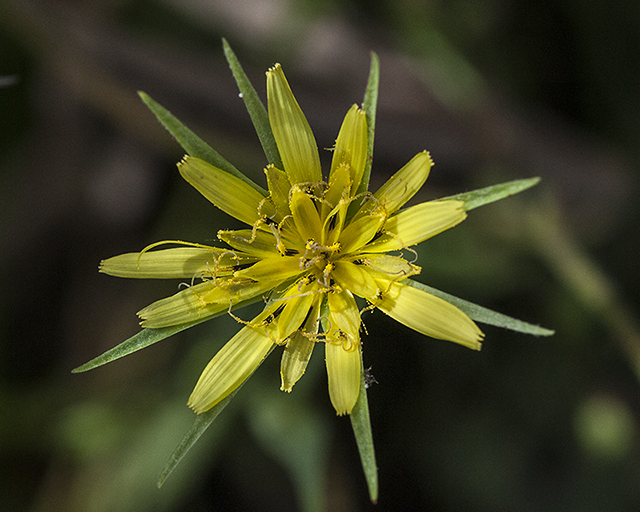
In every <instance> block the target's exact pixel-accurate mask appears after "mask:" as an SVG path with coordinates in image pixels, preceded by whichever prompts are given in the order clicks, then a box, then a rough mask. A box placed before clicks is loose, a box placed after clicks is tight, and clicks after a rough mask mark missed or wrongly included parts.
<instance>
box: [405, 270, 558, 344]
mask: <svg viewBox="0 0 640 512" xmlns="http://www.w3.org/2000/svg"><path fill="white" fill-rule="evenodd" d="M402 283H403V284H407V285H409V286H413V287H414V288H417V289H419V290H422V291H424V292H427V293H430V294H431V295H435V296H436V297H440V298H441V299H444V300H446V301H447V302H449V303H451V304H453V305H454V306H456V307H457V308H459V309H460V310H461V311H463V312H464V313H466V314H467V315H468V316H469V318H471V319H472V320H475V321H476V322H481V323H483V324H489V325H494V326H496V327H502V328H504V329H510V330H512V331H517V332H521V333H524V334H533V335H534V336H552V335H553V334H555V331H552V330H551V329H545V328H544V327H540V326H538V325H533V324H529V323H527V322H523V321H522V320H516V319H515V318H511V317H510V316H507V315H503V314H502V313H497V312H495V311H492V310H490V309H487V308H484V307H482V306H478V305H477V304H474V303H473V302H468V301H466V300H463V299H459V298H458V297H454V296H453V295H449V294H448V293H444V292H441V291H440V290H437V289H435V288H431V287H430V286H427V285H426V284H422V283H419V282H418V281H414V280H413V279H405V280H403V281H402Z"/></svg>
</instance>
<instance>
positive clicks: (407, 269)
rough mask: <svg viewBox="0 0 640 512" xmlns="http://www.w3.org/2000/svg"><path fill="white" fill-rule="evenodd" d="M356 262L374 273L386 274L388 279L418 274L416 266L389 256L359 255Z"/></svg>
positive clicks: (418, 269)
mask: <svg viewBox="0 0 640 512" xmlns="http://www.w3.org/2000/svg"><path fill="white" fill-rule="evenodd" d="M358 261H359V262H360V263H361V264H362V265H366V266H367V267H368V268H370V269H371V270H373V271H375V272H381V273H384V274H387V276H388V279H396V278H401V279H404V278H405V277H409V276H413V275H415V274H419V273H420V267H418V266H417V265H414V264H413V263H409V262H408V261H407V260H405V259H404V258H401V257H399V256H391V255H390V254H360V255H358Z"/></svg>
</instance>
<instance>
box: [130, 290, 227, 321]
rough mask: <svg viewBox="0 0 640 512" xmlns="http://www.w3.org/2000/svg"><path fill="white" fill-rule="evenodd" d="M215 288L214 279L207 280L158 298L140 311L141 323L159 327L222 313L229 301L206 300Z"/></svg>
mask: <svg viewBox="0 0 640 512" xmlns="http://www.w3.org/2000/svg"><path fill="white" fill-rule="evenodd" d="M215 288H216V286H215V284H214V283H213V281H205V282H204V283H199V284H197V285H195V286H191V287H189V288H187V289H186V290H182V291H181V292H178V293H176V294H175V295H172V296H171V297H166V298H164V299H161V300H158V301H156V302H154V303H153V304H150V305H149V306H147V307H146V308H144V309H142V310H141V311H139V312H138V316H139V317H140V318H141V319H142V321H141V322H140V324H141V325H142V326H143V327H146V328H152V329H159V328H161V327H170V326H172V325H180V324H186V323H190V322H195V321H196V320H202V319H204V318H206V317H208V316H211V315H215V314H216V313H220V312H221V311H224V310H225V309H227V308H228V307H229V303H228V302H227V304H213V303H212V302H211V301H207V300H206V296H207V295H208V294H210V293H211V291H212V290H214V289H215Z"/></svg>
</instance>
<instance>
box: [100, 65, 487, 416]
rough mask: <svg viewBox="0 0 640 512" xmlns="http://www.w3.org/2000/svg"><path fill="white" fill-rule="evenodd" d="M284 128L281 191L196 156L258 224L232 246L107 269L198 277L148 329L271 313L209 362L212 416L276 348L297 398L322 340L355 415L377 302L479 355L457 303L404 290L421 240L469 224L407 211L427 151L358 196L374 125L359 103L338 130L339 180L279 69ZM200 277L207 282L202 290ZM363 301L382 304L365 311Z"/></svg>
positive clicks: (199, 401) (157, 306)
mask: <svg viewBox="0 0 640 512" xmlns="http://www.w3.org/2000/svg"><path fill="white" fill-rule="evenodd" d="M267 102H268V115H269V122H270V124H271V129H272V131H273V135H274V138H275V141H276V144H277V147H278V150H279V152H280V155H281V158H282V163H283V169H278V168H276V167H275V166H273V165H269V166H268V167H267V168H266V169H265V174H266V180H267V185H268V192H265V193H262V192H260V191H259V190H257V189H256V188H254V187H252V186H251V185H250V184H248V183H247V182H245V181H243V180H242V179H240V178H238V177H236V176H234V175H232V174H230V173H228V172H226V171H224V170H222V169H219V168H217V167H214V166H212V165H210V164H209V163H207V162H205V161H203V160H200V159H198V158H195V157H189V156H186V157H185V158H184V159H183V160H182V162H180V163H179V164H178V168H179V170H180V173H181V175H182V176H183V177H184V178H185V180H187V181H188V182H189V183H190V184H191V185H193V186H194V187H195V188H196V189H197V190H198V191H199V192H200V193H201V194H202V195H204V196H205V197H206V198H207V199H209V200H210V201H211V202H212V203H213V204H214V205H215V206H217V207H218V208H220V209H221V210H223V211H225V212H226V213H228V214H229V215H231V216H233V217H235V218H237V219H239V220H241V221H242V222H244V223H246V224H247V225H248V227H247V229H242V230H237V231H219V232H218V239H219V240H220V241H221V242H223V243H224V244H225V247H212V246H207V245H201V244H189V243H185V242H179V244H180V245H181V246H180V247H177V248H171V249H163V250H157V251H151V250H149V249H151V248H153V247H155V246H157V245H160V244H161V243H168V242H161V243H159V244H154V245H153V246H151V247H150V248H147V249H145V250H144V251H143V252H142V253H139V254H138V253H135V254H124V255H121V256H116V257H114V258H110V259H107V260H105V261H103V262H102V264H101V267H100V270H101V271H102V272H104V273H107V274H110V275H114V276H120V277H137V278H188V279H191V280H192V285H191V286H190V287H188V288H187V289H185V290H182V291H180V292H179V293H177V294H175V295H173V296H172V297H168V298H165V299H162V300H159V301H157V302H155V303H153V304H151V305H150V306H148V307H146V308H144V309H143V310H142V311H140V312H139V313H138V315H139V316H140V318H141V319H142V322H141V324H142V326H143V327H148V328H162V327H170V326H176V325H181V324H187V323H191V322H194V321H198V320H202V319H206V318H207V317H210V316H213V315H216V314H219V313H221V312H224V311H226V310H229V312H231V308H232V307H233V306H236V305H238V304H242V303H246V302H247V301H251V300H252V299H254V300H255V299H256V298H258V299H260V298H263V297H264V299H265V300H266V305H265V307H264V310H263V311H262V312H261V313H260V314H259V315H258V316H256V317H255V318H254V319H253V320H251V321H250V322H243V323H244V324H245V325H244V327H242V329H240V331H239V332H238V333H237V334H236V335H235V336H234V337H233V338H232V339H231V340H229V341H228V342H227V343H226V345H224V347H223V348H222V349H221V350H220V351H219V352H218V353H217V354H216V355H215V356H214V358H213V359H212V360H211V362H210V363H209V364H208V365H207V367H206V368H205V369H204V371H203V373H202V375H201V377H200V379H199V380H198V383H197V384H196V387H195V389H194V391H193V393H192V394H191V397H190V398H189V406H190V407H191V408H193V409H194V410H195V411H196V412H197V413H202V412H204V411H206V410H208V409H210V408H211V407H213V406H215V405H216V404H217V403H219V402H220V401H221V400H223V399H224V398H225V397H227V396H228V395H229V394H230V393H232V392H233V391H234V390H235V389H236V388H237V387H238V386H240V385H241V384H242V383H243V382H244V381H245V380H246V379H247V378H248V377H249V376H250V375H251V374H252V373H253V371H254V370H255V369H256V368H257V367H258V366H259V365H260V363H261V362H262V361H263V360H264V359H265V357H266V356H267V355H268V354H269V353H270V352H271V351H272V349H273V348H274V347H275V346H278V345H280V346H283V347H284V350H283V354H282V362H281V378H282V386H281V389H282V390H284V391H287V392H290V391H291V390H292V388H293V386H294V384H295V383H296V382H297V381H298V379H300V377H301V376H302V375H303V374H304V372H305V369H306V367H307V363H308V361H309V358H310V357H311V353H312V351H313V348H314V347H315V345H316V344H317V343H324V347H325V359H326V366H327V375H328V384H329V395H330V398H331V402H332V404H333V406H334V408H335V409H336V411H337V413H338V414H339V415H342V414H350V413H351V410H352V409H353V407H354V405H355V403H356V400H357V398H358V394H359V392H360V382H361V372H362V356H361V350H362V340H361V338H360V332H361V323H362V322H361V313H362V312H363V310H366V309H370V308H378V309H380V310H381V311H383V312H384V313H386V314H387V315H389V316H391V317H392V318H394V319H396V320H397V321H399V322H401V323H403V324H405V325H407V326H408V327H411V328H412V329H415V330H416V331H418V332H420V333H423V334H426V335H428V336H431V337H434V338H439V339H443V340H448V341H453V342H455V343H459V344H461V345H464V346H466V347H469V348H473V349H479V348H480V341H481V339H482V337H483V334H482V332H481V331H480V329H478V327H477V326H476V324H475V323H474V322H473V321H472V320H471V319H470V318H469V317H468V316H467V315H466V314H464V313H463V312H462V311H460V310H459V309H458V308H456V307H455V306H453V305H451V304H450V303H449V302H446V301H445V300H443V299H441V298H438V297H436V296H434V295H431V294H429V293H426V292H424V291H422V290H420V289H417V288H415V287H412V286H410V285H407V284H403V280H404V279H405V278H407V277H409V276H412V275H415V274H418V273H419V272H420V267H418V266H417V265H415V264H414V260H415V251H413V250H412V249H410V247H411V246H412V245H415V244H417V243H419V242H422V241H424V240H426V239H428V238H430V237H432V236H434V235H437V234H438V233H440V232H442V231H444V230H446V229H449V228H451V227H453V226H455V225H456V224H458V223H460V222H462V221H463V220H464V219H465V217H466V213H465V210H464V208H463V206H464V203H463V202H462V201H454V200H444V201H437V202H427V203H422V204H418V205H416V206H412V207H409V208H405V209H401V208H402V207H403V206H404V205H405V203H406V202H407V201H409V199H411V198H412V197H413V195H414V194H415V193H416V192H417V191H418V190H419V189H420V187H422V185H423V184H424V182H425V181H426V179H427V177H428V175H429V171H430V169H431V166H432V165H433V163H432V161H431V158H430V156H429V154H428V153H427V152H426V151H423V152H421V153H418V154H417V155H416V156H415V157H414V158H412V159H411V160H410V161H409V162H408V163H407V164H406V165H405V166H404V167H403V168H402V169H400V170H399V171H398V172H397V173H396V174H395V175H394V176H392V177H391V178H390V179H389V181H387V183H385V184H384V185H383V186H382V187H381V188H380V189H379V190H378V191H377V192H375V193H373V194H372V193H369V192H364V193H358V189H359V186H360V183H361V181H362V179H363V176H364V172H365V167H366V164H367V148H368V141H367V133H368V132H367V120H366V115H365V113H364V112H363V111H362V110H361V109H360V108H358V106H356V105H354V106H352V107H351V108H350V109H349V111H348V112H347V114H346V116H345V118H344V121H343V123H342V127H341V128H340V131H339V133H338V137H337V139H336V143H335V147H334V149H333V159H332V163H331V169H330V171H329V175H328V178H327V179H326V180H325V179H324V178H323V175H322V170H321V168H320V158H319V154H318V147H317V144H316V141H315V137H314V135H313V132H312V131H311V128H310V127H309V123H308V122H307V120H306V118H305V116H304V114H303V113H302V110H301V109H300V107H299V105H298V103H297V101H296V99H295V97H294V96H293V93H292V92H291V89H290V88H289V84H288V83H287V80H286V78H285V76H284V73H283V71H282V69H281V67H280V65H279V64H277V65H276V66H274V67H273V68H272V69H270V70H269V71H268V72H267ZM195 280H198V281H199V282H198V283H197V284H193V282H194V281H195ZM356 297H360V298H362V299H365V301H366V302H367V303H368V304H369V305H368V306H363V309H360V307H359V306H358V303H357V302H356Z"/></svg>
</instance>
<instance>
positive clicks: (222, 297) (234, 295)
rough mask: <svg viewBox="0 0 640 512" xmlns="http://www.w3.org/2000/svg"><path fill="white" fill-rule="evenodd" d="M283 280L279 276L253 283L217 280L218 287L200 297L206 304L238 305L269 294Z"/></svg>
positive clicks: (240, 280) (248, 280)
mask: <svg viewBox="0 0 640 512" xmlns="http://www.w3.org/2000/svg"><path fill="white" fill-rule="evenodd" d="M284 279H285V278H283V277H281V276H271V277H270V278H265V279H261V280H260V281H253V280H251V279H247V278H238V277H234V278H233V279H224V280H223V279H218V281H217V282H218V285H217V286H216V287H214V288H212V289H211V290H209V291H208V292H207V293H205V294H203V295H202V300H203V301H204V302H205V303H206V304H209V303H215V304H226V306H227V307H229V306H230V305H234V304H238V303H240V302H243V301H245V300H249V299H252V298H253V297H256V296H258V295H263V294H265V293H267V292H269V291H270V290H271V289H272V288H274V287H276V286H277V285H279V284H280V283H281V282H282V281H284Z"/></svg>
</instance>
